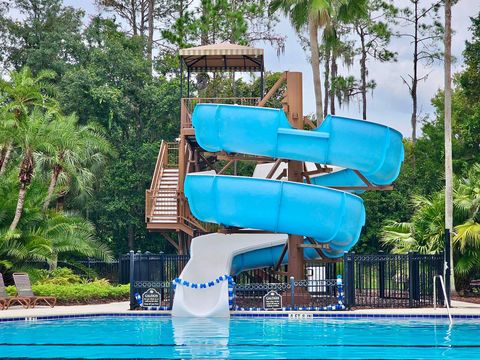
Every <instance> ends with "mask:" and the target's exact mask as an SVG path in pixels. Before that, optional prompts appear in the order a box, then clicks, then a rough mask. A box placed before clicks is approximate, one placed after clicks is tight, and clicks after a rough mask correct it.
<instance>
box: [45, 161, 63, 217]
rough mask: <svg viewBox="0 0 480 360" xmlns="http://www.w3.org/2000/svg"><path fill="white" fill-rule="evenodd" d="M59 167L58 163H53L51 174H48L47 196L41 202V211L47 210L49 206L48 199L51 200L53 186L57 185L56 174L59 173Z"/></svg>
mask: <svg viewBox="0 0 480 360" xmlns="http://www.w3.org/2000/svg"><path fill="white" fill-rule="evenodd" d="M60 171H61V168H60V166H58V165H55V166H54V168H53V170H52V175H51V176H50V184H49V185H48V192H47V197H46V198H45V202H44V203H43V211H44V212H45V211H47V209H48V207H49V206H50V201H52V196H53V192H54V191H55V186H56V185H57V180H58V176H59V175H60Z"/></svg>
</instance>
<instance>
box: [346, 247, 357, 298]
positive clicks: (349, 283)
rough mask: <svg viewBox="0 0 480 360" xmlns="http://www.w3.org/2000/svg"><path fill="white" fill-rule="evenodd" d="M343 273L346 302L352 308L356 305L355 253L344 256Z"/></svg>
mask: <svg viewBox="0 0 480 360" xmlns="http://www.w3.org/2000/svg"><path fill="white" fill-rule="evenodd" d="M343 269H344V270H343V271H344V272H345V301H346V305H347V306H349V307H351V306H354V305H355V253H354V252H351V253H347V252H345V254H344V255H343Z"/></svg>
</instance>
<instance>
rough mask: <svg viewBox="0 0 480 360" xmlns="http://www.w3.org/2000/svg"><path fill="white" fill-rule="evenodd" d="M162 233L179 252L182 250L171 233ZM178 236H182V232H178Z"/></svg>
mask: <svg viewBox="0 0 480 360" xmlns="http://www.w3.org/2000/svg"><path fill="white" fill-rule="evenodd" d="M162 235H163V237H164V238H165V239H166V240H167V241H168V242H169V243H170V244H171V245H172V246H173V247H174V248H175V249H176V250H177V252H178V251H179V250H180V246H179V244H177V242H176V241H175V240H173V239H172V237H171V236H170V235H168V234H167V233H163V234H162ZM178 236H180V234H178Z"/></svg>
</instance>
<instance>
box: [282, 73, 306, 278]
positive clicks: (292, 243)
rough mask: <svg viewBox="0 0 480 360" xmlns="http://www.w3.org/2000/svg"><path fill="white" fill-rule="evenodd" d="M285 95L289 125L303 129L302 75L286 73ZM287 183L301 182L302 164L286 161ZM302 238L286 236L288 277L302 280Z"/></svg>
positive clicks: (285, 108) (285, 107)
mask: <svg viewBox="0 0 480 360" xmlns="http://www.w3.org/2000/svg"><path fill="white" fill-rule="evenodd" d="M286 75H287V92H286V93H287V94H286V97H285V99H284V102H283V104H284V110H285V112H286V114H287V117H288V120H289V122H290V124H291V125H292V126H293V127H294V128H297V129H303V96H302V73H300V72H287V74H286ZM287 176H288V181H295V182H303V162H301V161H293V160H289V161H288V171H287ZM300 244H303V236H298V235H289V236H288V276H289V277H292V276H293V277H294V278H295V279H296V280H302V279H303V278H304V277H305V275H304V267H305V266H304V257H303V248H300V247H299V245H300Z"/></svg>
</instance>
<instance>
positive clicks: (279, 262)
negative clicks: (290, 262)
mask: <svg viewBox="0 0 480 360" xmlns="http://www.w3.org/2000/svg"><path fill="white" fill-rule="evenodd" d="M287 250H288V241H286V242H285V245H283V249H282V252H281V254H280V257H279V258H278V260H277V262H276V263H275V266H274V267H273V270H274V271H278V269H279V268H280V266H281V265H282V261H283V258H284V257H285V254H286V253H287ZM285 275H287V274H285Z"/></svg>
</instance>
